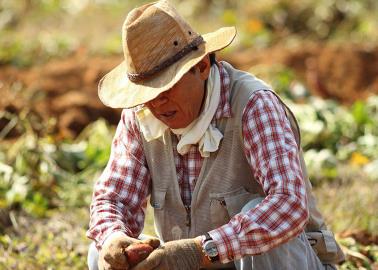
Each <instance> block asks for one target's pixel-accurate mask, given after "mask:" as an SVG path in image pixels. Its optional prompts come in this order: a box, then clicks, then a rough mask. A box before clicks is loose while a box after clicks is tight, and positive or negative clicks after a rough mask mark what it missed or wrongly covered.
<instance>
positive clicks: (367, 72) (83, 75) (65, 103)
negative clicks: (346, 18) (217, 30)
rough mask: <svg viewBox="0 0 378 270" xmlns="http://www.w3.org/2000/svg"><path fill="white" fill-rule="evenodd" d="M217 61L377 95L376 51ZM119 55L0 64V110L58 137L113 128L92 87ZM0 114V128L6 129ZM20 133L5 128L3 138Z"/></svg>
mask: <svg viewBox="0 0 378 270" xmlns="http://www.w3.org/2000/svg"><path fill="white" fill-rule="evenodd" d="M223 58H224V59H225V60H227V61H229V62H230V63H232V64H233V65H234V66H236V67H238V68H241V69H250V68H251V66H254V65H257V64H266V65H276V64H284V65H287V66H289V67H291V68H293V69H294V70H295V71H296V73H297V75H298V76H299V77H300V78H302V80H303V81H304V82H305V83H306V84H307V85H308V87H309V89H310V90H311V91H312V92H313V93H314V94H317V95H320V96H322V97H326V98H334V99H337V100H339V101H341V102H345V103H350V102H352V101H354V100H356V99H358V98H364V97H365V96H367V95H368V94H376V93H378V65H377V64H376V63H377V62H378V47H376V48H372V49H366V48H363V47H362V46H352V45H347V46H341V45H320V44H311V45H306V46H301V47H300V48H295V49H289V48H283V47H281V46H276V47H273V48H269V49H265V50H262V51H256V50H254V49H249V50H245V51H241V52H235V53H233V54H229V55H225V56H223ZM121 59H122V57H121V56H112V57H99V56H97V57H88V56H87V54H86V53H84V52H78V53H77V54H76V55H73V56H71V57H68V58H65V59H54V60H51V61H50V62H49V63H47V64H45V65H43V66H38V67H33V68H30V69H17V68H15V67H12V66H0V90H1V94H2V98H1V100H0V112H1V111H3V112H9V113H13V114H18V115H20V114H21V115H22V114H32V115H33V117H34V120H33V123H34V124H35V127H34V128H35V129H36V130H37V131H38V124H40V123H42V122H43V123H45V122H46V121H47V119H49V118H50V117H54V118H55V119H56V125H54V126H55V128H56V130H55V131H54V132H55V133H56V134H57V135H58V136H59V137H74V136H75V135H77V134H78V133H79V132H80V131H81V130H82V129H83V128H84V127H85V126H86V125H87V124H88V123H89V122H91V121H94V120H96V119H98V118H100V117H103V118H106V119H107V120H109V121H110V123H112V124H116V123H117V121H118V119H119V115H120V111H119V110H113V109H110V108H107V107H105V106H104V105H103V104H102V103H101V102H100V101H99V99H98V97H97V83H98V81H99V79H100V78H101V77H102V76H103V75H104V74H105V73H106V72H108V71H109V70H110V69H112V68H113V67H115V66H116V65H117V64H118V63H119V62H120V61H121ZM9 122H10V120H9V118H7V117H4V115H3V116H1V115H0V130H2V129H3V128H4V127H6V126H7V127H9ZM20 132H22V131H20V130H19V131H18V130H17V129H11V131H10V132H9V133H8V137H14V136H18V135H19V133H20Z"/></svg>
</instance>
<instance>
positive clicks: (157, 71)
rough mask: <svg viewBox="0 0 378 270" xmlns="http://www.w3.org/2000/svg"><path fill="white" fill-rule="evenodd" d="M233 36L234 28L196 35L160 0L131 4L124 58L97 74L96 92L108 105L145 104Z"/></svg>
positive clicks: (124, 27)
mask: <svg viewBox="0 0 378 270" xmlns="http://www.w3.org/2000/svg"><path fill="white" fill-rule="evenodd" d="M235 35H236V29H235V28H234V27H225V28H221V29H219V30H217V31H215V32H211V33H208V34H205V35H202V36H201V35H199V34H197V33H196V32H195V31H194V30H193V29H192V28H191V27H190V26H189V25H188V24H187V23H186V22H185V21H184V19H183V18H182V17H181V16H180V15H179V14H178V13H177V11H176V10H175V8H174V7H173V6H172V5H171V4H169V3H168V1H166V0H163V1H158V2H155V3H151V4H147V5H144V6H141V7H139V8H135V9H133V10H132V11H131V12H130V13H129V14H128V16H127V18H126V20H125V22H124V23H123V27H122V46H123V52H124V57H125V60H124V61H123V62H122V63H121V64H120V65H118V66H117V67H116V68H114V69H113V70H112V71H110V72H109V73H108V74H107V75H105V76H104V77H103V78H102V79H101V81H100V83H99V87H98V88H99V89H98V90H99V97H100V99H101V101H102V102H103V103H104V104H105V105H107V106H109V107H113V108H131V107H134V106H137V105H140V104H143V103H146V102H148V101H150V100H152V99H154V98H155V97H157V96H158V95H159V94H160V93H162V92H164V91H166V90H168V89H170V88H171V87H172V86H173V85H174V84H175V83H176V82H177V81H179V80H180V78H181V77H182V76H183V75H184V74H185V73H186V72H188V71H189V70H190V69H191V68H192V67H193V66H194V65H195V64H197V63H198V62H199V61H201V59H202V58H203V57H204V56H205V55H206V54H208V53H211V52H214V51H218V50H221V49H223V48H225V47H226V46H228V45H229V44H230V43H231V42H232V40H233V39H234V37H235Z"/></svg>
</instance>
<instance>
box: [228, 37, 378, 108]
mask: <svg viewBox="0 0 378 270" xmlns="http://www.w3.org/2000/svg"><path fill="white" fill-rule="evenodd" d="M225 58H226V60H227V61H229V62H231V63H233V64H234V65H235V66H237V67H239V68H241V69H252V71H253V66H255V65H261V64H266V65H271V66H274V65H276V64H282V65H285V66H288V67H290V68H292V69H293V70H294V71H295V73H296V75H297V76H298V77H299V78H301V79H302V81H303V82H304V83H305V84H306V85H307V86H308V88H309V89H310V91H311V92H312V93H313V94H315V95H319V96H321V97H323V98H331V99H336V100H338V101H340V102H342V103H346V104H350V103H352V102H353V101H355V100H357V99H364V98H366V97H367V96H368V95H371V94H377V93H378V65H377V62H378V47H374V48H367V47H364V46H361V45H359V46H356V45H351V44H347V45H336V44H332V45H321V44H303V45H302V46H301V47H300V48H299V47H295V48H282V47H280V46H276V47H273V48H269V49H265V50H263V51H259V52H256V51H255V50H252V49H249V50H245V51H242V52H238V53H235V54H233V55H229V56H226V57H225ZM251 67H252V68H251Z"/></svg>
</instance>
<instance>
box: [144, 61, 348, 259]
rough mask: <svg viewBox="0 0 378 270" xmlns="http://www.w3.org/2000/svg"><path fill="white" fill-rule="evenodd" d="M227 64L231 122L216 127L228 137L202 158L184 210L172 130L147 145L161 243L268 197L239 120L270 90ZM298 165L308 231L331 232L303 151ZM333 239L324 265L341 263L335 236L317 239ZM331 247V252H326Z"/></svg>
mask: <svg viewBox="0 0 378 270" xmlns="http://www.w3.org/2000/svg"><path fill="white" fill-rule="evenodd" d="M223 65H224V67H225V68H226V70H227V72H228V74H229V75H230V87H231V97H230V98H231V107H232V112H233V117H231V118H223V119H221V120H219V121H218V122H217V128H218V129H219V130H220V131H221V132H222V133H223V135H224V137H223V139H222V141H221V145H220V147H219V150H218V151H217V152H215V153H211V155H210V157H209V158H205V159H204V162H203V165H202V168H201V172H200V175H199V177H198V179H197V182H196V185H195V188H194V191H193V194H192V202H191V205H190V207H186V206H184V204H183V202H182V199H181V196H180V191H179V185H178V181H177V175H176V167H175V162H174V156H173V149H172V139H171V133H170V131H169V130H168V131H167V132H166V133H165V134H164V136H163V137H162V138H159V139H156V140H153V141H151V142H149V143H147V142H146V141H143V147H144V151H145V155H146V158H147V163H148V168H149V170H150V174H151V177H152V190H151V205H152V207H153V208H154V218H155V230H156V232H157V234H158V236H159V238H160V239H162V240H163V241H171V240H175V239H183V238H190V237H195V236H198V235H201V234H204V233H205V232H208V231H210V230H213V229H215V228H217V227H219V226H221V225H223V224H226V223H227V222H228V221H229V220H230V218H231V217H232V216H234V215H235V214H237V213H239V212H240V210H241V209H242V207H243V206H244V205H245V204H246V203H247V202H249V201H251V200H252V199H254V198H257V197H265V194H264V191H263V190H262V188H261V186H260V185H259V184H258V182H257V181H256V180H255V179H254V177H253V174H252V172H251V168H250V166H249V164H248V162H247V159H246V157H245V155H244V149H243V139H242V121H241V119H242V113H243V109H244V108H245V106H246V104H247V102H248V100H249V98H250V96H251V95H252V94H253V92H254V91H257V90H261V89H266V90H270V87H269V86H268V85H266V84H265V83H264V82H263V81H261V80H259V79H257V78H256V77H254V76H252V75H250V74H248V73H245V72H242V71H239V70H236V69H234V68H233V67H232V66H231V65H229V64H227V63H223ZM270 91H272V90H270ZM272 92H273V91H272ZM279 100H280V101H281V99H279ZM281 102H282V101H281ZM282 104H283V105H284V108H285V110H286V115H287V117H288V118H289V120H290V124H291V128H292V130H293V132H294V134H295V139H296V142H297V144H298V145H300V132H299V128H298V124H297V122H296V120H295V117H294V115H293V114H292V112H291V111H290V110H289V108H288V107H287V106H286V105H285V104H284V103H283V102H282ZM300 160H301V166H302V170H303V175H304V178H305V182H306V188H307V197H308V206H309V211H310V220H309V223H308V225H307V227H306V231H324V232H329V231H327V230H326V226H325V224H324V220H323V218H322V216H321V214H320V212H319V211H318V210H317V208H316V203H315V198H314V196H313V194H312V192H311V183H310V181H309V179H308V177H307V172H306V167H305V164H304V160H303V154H302V151H300ZM330 236H331V240H332V241H331V240H327V241H323V242H324V245H325V246H326V250H325V251H326V253H327V254H328V253H329V252H332V254H333V255H332V256H331V257H332V258H331V259H332V260H331V259H329V258H326V261H327V262H328V261H329V262H335V260H340V259H341V258H340V256H339V255H338V253H340V252H338V251H339V248H338V245H337V243H336V242H335V241H334V238H333V235H332V234H329V233H328V234H327V236H323V234H322V233H320V237H318V238H319V239H325V238H326V237H328V238H330ZM317 241H318V242H320V241H319V240H317ZM322 245H323V244H322ZM327 245H328V246H330V247H329V248H327ZM321 252H324V251H321ZM341 254H342V253H341ZM336 255H337V256H336ZM327 256H328V257H329V255H327ZM335 256H336V257H335ZM323 261H324V259H323Z"/></svg>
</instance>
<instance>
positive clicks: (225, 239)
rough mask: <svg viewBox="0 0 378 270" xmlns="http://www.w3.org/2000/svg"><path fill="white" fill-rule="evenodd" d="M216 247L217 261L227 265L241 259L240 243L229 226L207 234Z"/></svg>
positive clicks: (226, 225)
mask: <svg viewBox="0 0 378 270" xmlns="http://www.w3.org/2000/svg"><path fill="white" fill-rule="evenodd" d="M209 234H210V236H211V238H213V240H214V241H215V244H216V245H217V249H218V254H219V260H220V262H221V263H228V262H231V261H234V260H238V259H240V258H241V252H240V242H239V239H238V237H237V233H236V232H235V231H234V229H233V227H232V226H231V225H230V224H225V225H223V226H222V227H220V228H218V229H215V230H212V231H210V232H209Z"/></svg>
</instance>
